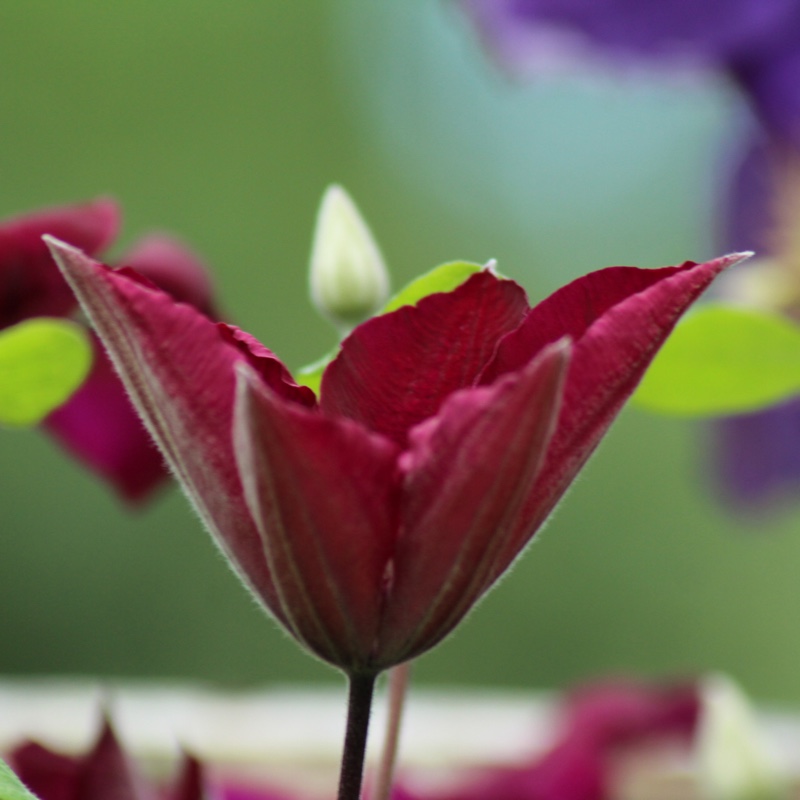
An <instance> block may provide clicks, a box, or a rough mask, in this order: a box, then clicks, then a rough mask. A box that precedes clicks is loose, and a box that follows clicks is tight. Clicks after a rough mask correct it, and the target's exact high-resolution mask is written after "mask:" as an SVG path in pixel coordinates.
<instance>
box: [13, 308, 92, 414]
mask: <svg viewBox="0 0 800 800" xmlns="http://www.w3.org/2000/svg"><path fill="white" fill-rule="evenodd" d="M91 366H92V345H91V343H90V341H89V335H88V334H87V333H86V331H85V330H84V329H83V328H82V327H81V326H80V325H77V324H76V323H74V322H70V321H69V320H64V319H52V318H49V317H37V318H35V319H30V320H26V321H24V322H20V323H18V324H17V325H13V326H12V327H10V328H7V329H6V330H4V331H2V333H0V424H2V425H8V426H13V427H27V426H30V425H36V424H37V423H39V422H41V421H42V419H44V418H45V417H46V416H47V415H48V414H49V413H50V412H51V411H53V410H55V409H56V408H58V407H59V406H60V405H62V404H63V403H65V402H66V401H67V400H68V399H69V397H70V395H72V393H73V392H74V391H75V390H76V389H77V388H78V387H79V386H80V385H81V384H82V383H83V381H84V379H85V378H86V376H87V375H88V373H89V370H90V368H91Z"/></svg>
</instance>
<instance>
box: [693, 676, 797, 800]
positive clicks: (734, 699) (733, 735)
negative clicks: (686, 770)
mask: <svg viewBox="0 0 800 800" xmlns="http://www.w3.org/2000/svg"><path fill="white" fill-rule="evenodd" d="M702 702H703V708H702V712H701V714H702V716H701V719H700V730H699V732H698V743H697V761H698V779H699V783H700V786H701V788H702V789H703V790H704V791H703V796H704V797H705V798H707V800H786V798H788V796H789V795H788V789H787V785H786V780H785V778H784V776H783V775H782V773H781V771H780V769H779V768H778V766H777V764H776V763H775V760H774V759H773V757H772V754H771V752H770V751H769V750H768V748H767V746H766V743H765V742H764V740H763V739H762V737H761V732H760V731H759V730H758V726H757V723H756V719H755V716H754V714H753V710H752V708H751V707H750V704H749V702H748V700H747V698H746V697H745V695H744V693H743V692H742V691H741V689H739V687H738V686H737V685H736V684H735V683H734V682H733V681H731V680H730V679H729V678H727V677H725V676H722V675H715V676H713V677H711V678H709V679H708V680H707V681H706V682H705V686H704V688H703V698H702Z"/></svg>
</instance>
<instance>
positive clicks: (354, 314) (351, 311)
mask: <svg viewBox="0 0 800 800" xmlns="http://www.w3.org/2000/svg"><path fill="white" fill-rule="evenodd" d="M310 283H311V300H312V302H313V303H314V305H315V306H316V307H317V309H318V310H319V312H320V313H321V314H322V315H323V316H325V317H327V318H328V319H330V320H331V321H332V322H333V323H334V324H335V325H337V326H338V327H340V328H343V329H346V330H349V329H350V328H352V327H354V326H355V325H357V324H358V323H359V322H362V321H363V320H365V319H367V318H368V317H370V316H372V314H374V313H375V312H376V311H378V310H379V309H380V307H381V306H382V305H383V304H384V303H385V302H386V298H387V297H388V294H389V275H388V272H387V270H386V265H385V264H384V261H383V256H382V255H381V252H380V250H379V249H378V245H377V244H376V242H375V239H374V238H373V237H372V233H371V232H370V229H369V228H368V227H367V224H366V222H364V219H363V217H362V216H361V214H360V213H359V211H358V208H356V205H355V203H354V202H353V201H352V199H351V198H350V195H348V194H347V192H346V191H345V190H344V189H343V188H342V187H341V186H338V185H336V184H333V185H332V186H329V187H328V189H327V190H326V192H325V195H324V196H323V198H322V203H321V204H320V207H319V212H318V213H317V224H316V228H315V231H314V244H313V247H312V250H311V274H310Z"/></svg>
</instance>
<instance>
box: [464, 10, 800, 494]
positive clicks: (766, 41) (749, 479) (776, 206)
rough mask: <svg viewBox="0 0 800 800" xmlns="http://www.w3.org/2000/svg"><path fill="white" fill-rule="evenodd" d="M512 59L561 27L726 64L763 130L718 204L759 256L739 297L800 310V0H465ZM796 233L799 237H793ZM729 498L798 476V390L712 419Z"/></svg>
mask: <svg viewBox="0 0 800 800" xmlns="http://www.w3.org/2000/svg"><path fill="white" fill-rule="evenodd" d="M462 3H463V6H464V7H465V8H466V9H467V11H468V12H469V13H470V14H471V16H472V17H473V19H474V20H475V22H476V24H477V27H478V30H479V31H480V32H481V35H482V37H483V39H484V41H485V42H486V44H487V46H488V48H489V49H490V51H491V52H493V53H494V54H495V55H496V57H497V58H498V59H499V60H500V61H501V63H502V64H504V65H505V66H506V67H507V68H509V69H511V70H512V71H520V70H522V69H524V68H525V67H526V65H527V64H528V63H529V62H531V60H533V61H534V63H535V57H536V50H537V48H540V47H542V42H543V41H545V40H546V39H547V36H548V35H551V36H552V35H553V32H557V33H558V36H559V37H560V41H562V42H563V41H564V40H565V37H566V38H567V40H568V41H569V43H570V44H571V45H572V46H573V47H574V46H575V45H576V44H579V45H583V47H584V49H586V48H590V49H593V50H595V51H599V52H601V53H605V54H607V55H610V56H612V57H614V58H616V59H617V60H626V59H627V60H629V61H636V62H637V63H648V64H655V65H659V66H664V65H674V64H675V63H676V62H682V63H687V62H688V63H691V64H694V65H695V66H700V67H703V68H711V69H717V70H721V71H722V72H724V73H725V74H727V75H728V76H729V77H730V78H732V79H733V81H734V82H735V83H736V84H737V85H738V86H739V88H740V89H741V90H742V91H743V92H744V95H745V96H746V97H747V98H748V99H749V100H750V102H751V105H752V106H753V108H754V110H755V112H756V115H757V117H758V119H759V120H760V122H761V124H762V126H763V127H762V129H761V130H758V131H757V133H756V134H755V138H754V141H752V142H751V143H749V144H748V146H747V148H746V156H745V158H744V159H743V160H742V162H741V164H740V165H739V167H738V168H737V170H736V172H735V175H734V178H733V180H732V182H731V185H730V186H727V187H726V190H727V192H726V195H725V200H724V204H723V209H722V214H721V216H722V218H723V220H724V231H723V232H722V243H721V246H722V248H723V249H729V248H734V249H736V250H755V251H756V253H757V254H759V255H760V256H763V255H764V254H768V259H764V260H763V261H762V263H761V264H758V263H754V264H753V265H752V266H749V267H747V268H746V269H745V270H743V271H742V273H741V277H743V278H744V279H745V280H744V281H742V282H741V283H740V288H739V291H738V294H739V297H738V298H737V299H738V300H739V301H741V302H744V303H748V304H750V305H757V306H762V307H765V308H767V309H769V310H772V311H775V310H778V311H781V312H782V313H785V314H787V315H788V316H790V317H792V318H793V319H796V320H798V321H800V237H795V236H794V235H793V234H792V231H793V230H794V228H796V227H798V226H800V155H798V153H800V0H707V1H706V2H695V0H672V2H669V3H656V2H641V1H640V0H602V1H601V2H594V3H587V2H584V0H462ZM795 239H797V241H795ZM712 436H713V439H714V443H713V458H714V461H715V473H716V475H717V480H718V482H719V484H720V487H721V490H722V493H723V494H724V496H725V498H726V500H728V501H730V502H733V503H734V504H738V505H741V506H746V507H751V508H754V507H756V506H759V505H762V506H764V507H766V506H767V505H771V504H772V502H773V501H774V500H775V499H776V498H777V497H779V496H780V495H781V494H785V493H786V491H787V490H794V489H796V487H797V486H798V485H800V447H798V446H797V445H798V442H800V400H797V401H791V402H788V403H784V404H782V405H781V406H779V407H777V408H774V409H771V410H769V411H766V412H759V413H754V414H747V415H741V416H735V417H729V418H726V419H724V420H721V421H718V422H716V423H714V425H713V432H712Z"/></svg>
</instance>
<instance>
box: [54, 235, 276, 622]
mask: <svg viewBox="0 0 800 800" xmlns="http://www.w3.org/2000/svg"><path fill="white" fill-rule="evenodd" d="M48 242H49V244H50V246H51V249H52V252H53V256H54V258H55V259H56V262H57V263H58V265H59V266H60V267H61V269H62V271H63V272H64V274H65V276H66V277H67V280H68V281H69V282H70V284H71V285H72V287H73V289H74V291H75V294H76V295H77V296H78V298H79V300H80V301H81V303H82V305H83V308H84V310H85V311H86V313H87V314H88V315H89V317H90V319H91V320H92V323H93V324H94V327H95V329H96V330H97V332H98V334H99V335H100V337H101V338H102V340H103V342H104V344H105V345H106V348H107V349H108V351H109V354H110V356H111V360H112V361H113V362H114V365H115V367H116V369H117V371H118V373H119V374H120V377H121V378H122V380H123V383H124V384H125V388H126V389H127V391H128V393H129V394H130V396H131V398H132V399H133V402H134V405H135V406H136V409H137V411H138V412H139V414H140V416H141V417H142V419H143V420H144V422H145V424H146V426H147V428H148V430H149V431H150V433H151V434H152V435H153V438H154V439H155V440H156V442H157V443H158V444H159V446H160V448H161V450H162V452H163V453H164V455H165V458H166V460H167V462H168V463H169V465H170V467H171V469H172V470H173V472H174V473H175V475H176V476H177V477H178V479H179V480H180V481H181V483H182V484H183V487H184V490H185V491H186V493H187V495H188V496H189V498H190V500H191V501H192V503H193V504H194V506H195V508H196V510H197V512H198V514H199V515H200V518H201V519H202V520H203V522H204V523H205V524H206V526H207V527H208V529H209V531H210V532H211V534H212V536H213V537H214V540H215V541H216V542H217V544H218V545H219V547H220V548H221V549H222V551H223V552H224V553H225V554H226V555H227V557H228V559H229V561H230V562H231V563H232V565H233V566H234V568H235V569H236V570H237V572H238V573H239V575H240V577H241V578H242V580H243V581H244V583H245V585H247V586H248V587H250V589H251V590H252V591H253V592H254V593H255V594H256V596H258V597H259V598H260V599H261V600H262V601H263V602H264V605H265V606H266V607H267V608H268V609H270V610H272V611H273V613H275V614H276V615H277V616H278V617H279V618H280V612H279V608H280V606H279V604H278V602H277V597H276V595H275V592H274V588H273V583H272V577H271V575H270V571H269V568H268V566H267V561H266V558H265V556H264V552H263V548H262V546H261V540H260V537H259V535H258V532H257V531H256V529H255V524H254V522H253V520H252V518H251V516H250V513H249V511H248V510H247V506H246V504H245V501H244V496H243V494H242V486H241V482H240V480H239V474H238V472H237V470H236V465H235V461H234V457H233V444H232V442H231V437H230V431H231V426H232V423H233V396H234V389H235V377H234V364H235V363H236V362H237V361H239V360H241V359H242V355H241V354H240V353H239V351H238V350H237V349H236V348H235V347H232V346H231V345H230V344H229V343H228V342H226V341H225V340H224V339H223V338H222V337H221V336H220V333H219V330H218V328H217V326H216V325H215V324H214V323H212V322H211V321H210V320H209V319H208V318H207V317H205V316H204V315H202V314H201V313H199V312H198V311H196V310H195V309H193V308H191V307H190V306H187V305H184V304H182V303H176V302H175V301H173V300H172V299H171V298H170V297H169V296H168V295H167V294H165V293H164V292H161V291H159V290H157V289H154V288H149V287H148V286H146V285H144V284H143V283H141V282H139V281H138V280H133V279H131V278H130V277H128V276H126V275H125V274H122V273H120V272H114V271H113V270H110V269H109V268H108V267H105V266H103V265H102V264H98V263H97V262H94V261H92V260H91V259H90V258H88V257H87V256H85V255H84V254H83V253H81V252H80V251H79V250H76V249H75V248H73V247H70V246H68V245H65V244H64V243H62V242H58V241H56V240H53V239H48ZM273 388H274V390H275V391H277V392H281V391H283V388H282V385H276V386H275V387H273Z"/></svg>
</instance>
